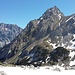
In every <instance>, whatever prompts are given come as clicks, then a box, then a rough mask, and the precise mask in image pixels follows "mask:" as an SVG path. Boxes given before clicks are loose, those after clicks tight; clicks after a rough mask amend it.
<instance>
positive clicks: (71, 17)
mask: <svg viewBox="0 0 75 75" xmlns="http://www.w3.org/2000/svg"><path fill="white" fill-rule="evenodd" d="M73 17H74V16H71V17H70V18H68V19H67V20H66V22H68V21H69V20H70V19H71V18H73Z"/></svg>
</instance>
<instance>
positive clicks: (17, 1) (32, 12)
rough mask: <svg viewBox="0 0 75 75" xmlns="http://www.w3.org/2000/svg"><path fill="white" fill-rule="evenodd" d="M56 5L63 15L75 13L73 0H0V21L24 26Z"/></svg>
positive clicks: (74, 0) (74, 1)
mask: <svg viewBox="0 0 75 75" xmlns="http://www.w3.org/2000/svg"><path fill="white" fill-rule="evenodd" d="M53 6H57V7H58V8H59V9H60V10H61V11H62V12H63V13H64V14H65V15H70V14H74V13H75V0H0V23H1V22H2V23H7V24H17V25H18V26H20V27H22V28H25V26H26V25H27V23H28V22H29V21H30V20H34V19H37V18H39V17H40V16H41V15H42V14H43V13H44V12H45V11H46V10H47V9H48V8H51V7H53Z"/></svg>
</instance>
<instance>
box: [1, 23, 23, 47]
mask: <svg viewBox="0 0 75 75" xmlns="http://www.w3.org/2000/svg"><path fill="white" fill-rule="evenodd" d="M21 31H22V29H21V28H20V27H18V26H17V25H16V24H5V23H0V48H2V47H3V46H5V45H7V44H9V43H10V42H11V41H12V40H13V39H14V38H15V37H16V36H17V35H18V34H19V33H20V32H21Z"/></svg>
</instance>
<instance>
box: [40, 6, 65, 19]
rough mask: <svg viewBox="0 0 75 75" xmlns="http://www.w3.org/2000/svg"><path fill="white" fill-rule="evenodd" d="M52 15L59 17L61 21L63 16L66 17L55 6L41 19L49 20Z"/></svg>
mask: <svg viewBox="0 0 75 75" xmlns="http://www.w3.org/2000/svg"><path fill="white" fill-rule="evenodd" d="M52 15H54V16H57V17H58V18H59V20H60V19H61V17H62V16H64V14H63V13H62V12H61V11H60V10H59V8H57V7H56V6H54V7H52V8H50V9H47V10H46V12H45V13H44V14H43V15H42V17H41V18H44V19H47V18H50V17H51V16H52Z"/></svg>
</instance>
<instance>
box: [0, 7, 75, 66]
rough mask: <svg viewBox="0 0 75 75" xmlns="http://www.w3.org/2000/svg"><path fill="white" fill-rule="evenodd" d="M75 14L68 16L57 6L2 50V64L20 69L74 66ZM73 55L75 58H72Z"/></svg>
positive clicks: (30, 24)
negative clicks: (19, 66)
mask: <svg viewBox="0 0 75 75" xmlns="http://www.w3.org/2000/svg"><path fill="white" fill-rule="evenodd" d="M74 52H75V14H72V15H69V16H65V15H64V14H63V13H62V12H61V11H60V10H59V8H57V7H56V6H54V7H52V8H50V9H47V10H46V12H45V13H44V14H43V15H42V16H41V17H40V18H38V19H35V20H32V21H30V22H29V23H28V24H27V26H26V28H25V29H23V30H22V31H21V33H20V34H19V35H18V36H17V37H16V38H14V39H13V41H11V43H10V44H8V45H6V46H4V47H3V48H2V49H1V50H0V61H1V62H3V63H8V64H17V65H34V66H40V65H55V64H59V65H62V64H64V65H65V66H68V65H71V63H72V61H74V60H75V55H74V54H75V53H74ZM71 54H72V55H71Z"/></svg>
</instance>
